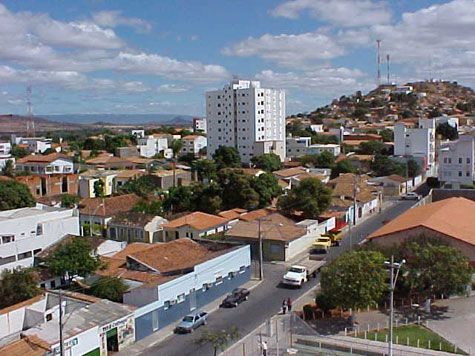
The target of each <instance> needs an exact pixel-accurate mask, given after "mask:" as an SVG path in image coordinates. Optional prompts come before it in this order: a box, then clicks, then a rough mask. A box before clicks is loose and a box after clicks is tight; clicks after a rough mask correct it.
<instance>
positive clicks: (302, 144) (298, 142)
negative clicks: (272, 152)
mask: <svg viewBox="0 0 475 356" xmlns="http://www.w3.org/2000/svg"><path fill="white" fill-rule="evenodd" d="M311 144H312V138H311V137H287V138H286V139H285V147H286V149H287V157H299V156H303V155H306V154H307V148H308V147H309V146H310V145H311Z"/></svg>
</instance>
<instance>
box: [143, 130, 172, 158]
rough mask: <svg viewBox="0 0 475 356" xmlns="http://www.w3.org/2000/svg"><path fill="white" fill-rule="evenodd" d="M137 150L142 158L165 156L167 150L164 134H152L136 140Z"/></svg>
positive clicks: (166, 139)
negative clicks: (157, 155) (161, 154)
mask: <svg viewBox="0 0 475 356" xmlns="http://www.w3.org/2000/svg"><path fill="white" fill-rule="evenodd" d="M137 143H138V145H137V149H138V151H139V154H140V155H141V156H142V157H147V158H150V157H153V156H155V155H156V154H160V153H163V155H165V153H166V151H167V150H168V138H167V135H165V134H153V135H149V136H145V137H141V138H139V139H138V142H137Z"/></svg>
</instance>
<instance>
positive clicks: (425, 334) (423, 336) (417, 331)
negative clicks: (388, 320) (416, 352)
mask: <svg viewBox="0 0 475 356" xmlns="http://www.w3.org/2000/svg"><path fill="white" fill-rule="evenodd" d="M386 335H388V337H389V330H387V329H384V330H381V331H379V332H378V333H377V335H376V333H374V332H370V333H367V334H366V338H367V339H369V340H377V341H382V342H386V340H387V339H386ZM358 337H359V338H360V339H364V337H365V335H364V333H360V334H359V335H358ZM375 337H376V339H375ZM396 337H397V339H396ZM408 338H409V344H408V343H407V339H408ZM417 339H419V347H420V348H424V349H429V348H430V349H431V350H436V351H439V350H442V351H445V352H451V353H455V352H454V346H453V345H452V344H450V343H449V342H447V341H446V340H445V339H443V338H441V337H440V336H439V335H437V334H436V333H434V332H432V331H430V330H429V329H426V328H424V327H422V326H419V325H406V326H400V327H397V328H394V329H393V343H394V344H396V340H397V343H398V344H399V345H406V346H407V345H408V346H413V347H417V346H418V345H417ZM429 341H430V347H429ZM441 346H442V347H441ZM456 353H457V354H459V355H467V354H466V353H464V352H463V351H460V350H457V352H456Z"/></svg>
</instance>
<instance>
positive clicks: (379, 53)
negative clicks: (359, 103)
mask: <svg viewBox="0 0 475 356" xmlns="http://www.w3.org/2000/svg"><path fill="white" fill-rule="evenodd" d="M376 43H377V46H378V87H379V86H380V85H381V40H376Z"/></svg>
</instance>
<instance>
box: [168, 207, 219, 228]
mask: <svg viewBox="0 0 475 356" xmlns="http://www.w3.org/2000/svg"><path fill="white" fill-rule="evenodd" d="M227 222H228V219H225V218H222V217H220V216H216V215H211V214H206V213H203V212H201V211H196V212H194V213H191V214H188V215H185V216H182V217H181V218H178V219H175V220H172V221H170V222H168V223H166V224H163V227H164V228H168V229H174V228H179V227H182V226H187V225H188V226H190V227H191V228H193V229H195V230H198V231H202V230H206V229H209V228H212V227H214V226H218V225H223V224H225V223H227Z"/></svg>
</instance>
